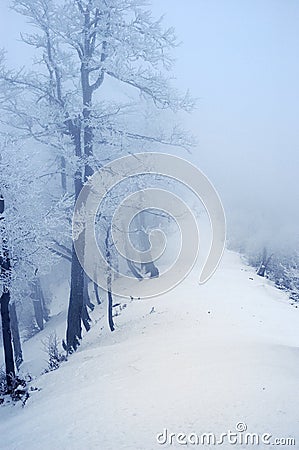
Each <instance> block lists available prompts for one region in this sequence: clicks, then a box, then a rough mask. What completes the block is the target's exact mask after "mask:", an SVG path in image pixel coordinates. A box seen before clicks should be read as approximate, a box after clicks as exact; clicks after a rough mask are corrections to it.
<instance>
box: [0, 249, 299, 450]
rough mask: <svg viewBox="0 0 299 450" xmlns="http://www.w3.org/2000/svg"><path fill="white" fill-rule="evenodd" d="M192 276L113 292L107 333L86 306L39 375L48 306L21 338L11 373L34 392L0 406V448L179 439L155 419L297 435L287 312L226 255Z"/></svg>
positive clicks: (146, 445) (114, 446) (175, 426)
mask: <svg viewBox="0 0 299 450" xmlns="http://www.w3.org/2000/svg"><path fill="white" fill-rule="evenodd" d="M197 279H198V273H197V272H196V270H193V271H192V273H191V274H190V275H189V276H188V277H187V278H186V279H185V280H184V282H183V283H181V284H180V285H179V286H177V287H176V288H175V289H174V290H172V291H170V292H168V293H166V294H164V295H162V296H160V297H156V298H152V299H147V300H133V301H127V300H122V303H124V302H126V303H127V307H126V308H125V309H122V311H121V313H120V315H119V316H117V317H116V318H115V322H116V325H117V327H116V331H115V332H114V333H110V332H109V331H108V329H107V326H106V323H105V319H104V318H103V309H102V307H97V308H96V310H95V311H94V313H93V320H94V325H93V328H92V330H91V331H90V332H89V333H88V334H86V335H85V336H84V339H83V342H82V345H81V347H80V348H79V350H78V351H77V352H76V354H74V355H72V356H70V357H69V360H68V361H67V362H65V363H62V365H61V367H60V368H59V370H57V371H54V372H51V373H48V374H45V375H42V376H39V373H40V371H41V368H42V367H43V368H44V367H45V366H46V363H45V359H46V355H45V354H44V353H43V351H42V350H41V347H42V345H41V340H42V339H44V338H45V337H46V336H47V335H49V334H50V333H51V332H53V331H54V330H56V332H57V334H58V336H59V338H62V337H63V334H64V327H65V312H60V313H59V312H58V313H57V315H56V316H55V317H54V318H52V319H51V320H50V322H49V323H48V324H47V326H46V329H45V330H44V331H43V332H41V333H39V334H38V335H36V336H35V337H34V338H33V339H31V340H29V341H27V342H26V343H25V344H24V355H25V363H24V368H23V370H24V371H26V370H27V371H28V370H30V371H31V372H32V373H34V374H35V375H37V377H36V379H34V380H33V382H32V385H33V386H35V387H38V388H39V389H40V390H39V391H35V392H32V393H31V396H30V398H29V400H28V402H27V403H26V405H25V407H24V408H22V407H21V405H20V404H16V405H9V406H5V407H1V408H0V449H1V450H17V449H26V450H27V449H30V450H35V449H36V450H39V449H53V448H56V449H59V450H60V449H61V450H64V449H74V450H76V449H78V450H79V449H101V450H110V449H111V450H123V449H127V450H135V449H136V450H151V449H156V448H182V447H183V448H184V446H182V445H179V444H178V443H174V444H173V445H172V446H171V447H170V446H167V445H165V446H163V445H160V444H158V443H157V440H156V436H157V434H158V433H161V432H162V431H163V430H164V429H165V428H167V430H168V431H169V432H174V433H179V432H183V433H186V434H188V433H191V432H195V433H197V434H200V433H204V432H213V433H215V434H218V435H220V433H224V432H227V431H228V430H235V427H236V424H237V423H238V422H244V423H246V425H247V427H248V432H252V433H260V434H263V433H269V434H272V435H273V437H278V438H280V437H285V438H287V437H293V438H295V439H296V441H297V442H298V443H299V417H298V414H297V410H298V404H299V389H298V380H299V348H298V344H299V327H298V318H299V316H298V314H299V311H298V309H295V308H294V307H293V306H291V305H290V302H289V301H288V299H287V296H286V295H285V294H284V293H282V292H280V291H278V290H277V289H275V288H274V287H273V286H272V285H271V284H270V283H269V282H268V281H267V280H265V279H263V278H260V277H258V276H257V275H255V273H254V271H253V269H251V268H249V267H247V266H246V265H244V263H243V262H242V261H241V259H240V256H239V255H237V254H236V253H233V252H229V251H226V252H225V254H224V257H223V260H222V262H221V265H220V267H219V269H218V270H217V271H216V273H215V275H214V276H213V277H212V278H211V280H210V281H209V282H208V283H206V284H205V285H199V284H198V283H197ZM61 295H62V294H61ZM118 301H119V300H118V299H117V302H118ZM153 307H154V312H152V313H151V311H152V308H153ZM297 445H299V444H297ZM185 447H186V446H185ZM192 447H194V446H192ZM202 448H209V447H208V446H203V447H202ZM220 448H224V449H228V448H231V446H230V445H229V444H228V443H226V444H223V445H222V446H220ZM235 448H248V446H245V445H244V446H242V445H239V446H235ZM262 448H263V447H262ZM264 448H269V447H267V446H265V447H264ZM285 448H286V447H285ZM293 448H298V447H293Z"/></svg>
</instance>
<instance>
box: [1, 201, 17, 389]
mask: <svg viewBox="0 0 299 450" xmlns="http://www.w3.org/2000/svg"><path fill="white" fill-rule="evenodd" d="M0 221H1V238H2V255H1V256H0V267H1V277H2V278H3V281H4V283H3V284H4V285H3V291H2V295H1V297H0V303H1V307H0V309H1V321H2V335H3V347H4V360H5V373H6V383H7V391H8V393H10V392H12V390H13V384H14V378H15V363H14V356H13V348H12V340H11V329H10V316H9V301H10V292H9V289H8V287H7V286H6V285H5V283H6V282H7V283H9V281H10V278H11V264H10V258H9V252H8V246H7V237H6V230H5V219H4V198H3V196H2V195H0Z"/></svg>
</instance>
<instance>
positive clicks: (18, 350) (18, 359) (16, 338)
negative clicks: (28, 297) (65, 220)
mask: <svg viewBox="0 0 299 450" xmlns="http://www.w3.org/2000/svg"><path fill="white" fill-rule="evenodd" d="M9 313H10V325H11V332H12V343H13V350H14V355H15V363H16V368H17V369H18V370H19V368H20V365H21V364H22V362H23V353H22V344H21V339H20V333H19V322H18V316H17V311H16V305H15V303H11V304H10V306H9Z"/></svg>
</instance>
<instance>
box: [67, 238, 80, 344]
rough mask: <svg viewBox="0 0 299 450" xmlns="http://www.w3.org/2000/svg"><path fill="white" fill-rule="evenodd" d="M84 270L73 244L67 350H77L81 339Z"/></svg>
mask: <svg viewBox="0 0 299 450" xmlns="http://www.w3.org/2000/svg"><path fill="white" fill-rule="evenodd" d="M83 289H84V271H83V268H82V267H81V264H80V261H79V259H78V256H77V253H76V251H75V248H74V245H73V247H72V267H71V292H70V301H69V308H68V316H67V331H66V347H67V351H68V352H70V353H71V352H72V351H73V350H77V348H78V346H79V345H80V340H81V339H82V326H81V318H82V312H83V311H82V310H83Z"/></svg>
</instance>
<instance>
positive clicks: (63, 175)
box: [60, 156, 67, 194]
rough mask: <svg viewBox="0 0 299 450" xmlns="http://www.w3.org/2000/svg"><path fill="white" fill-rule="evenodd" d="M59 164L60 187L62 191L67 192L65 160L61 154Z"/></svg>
mask: <svg viewBox="0 0 299 450" xmlns="http://www.w3.org/2000/svg"><path fill="white" fill-rule="evenodd" d="M60 166H61V189H62V193H63V194H66V192H67V185H66V162H65V157H64V156H61V158H60Z"/></svg>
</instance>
